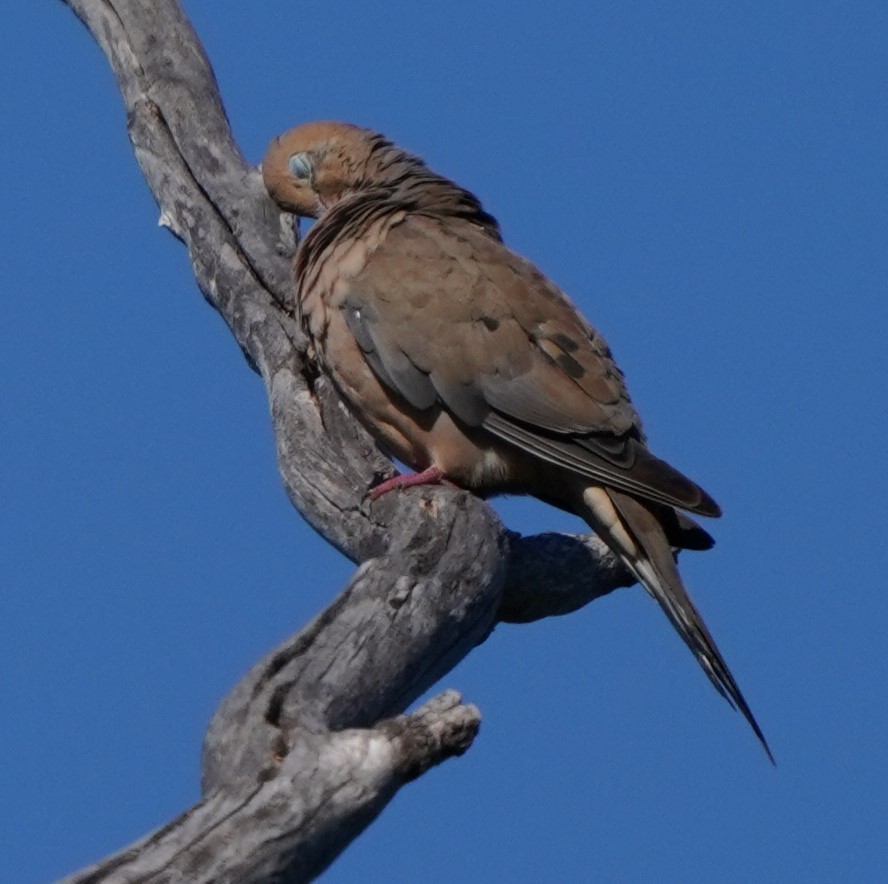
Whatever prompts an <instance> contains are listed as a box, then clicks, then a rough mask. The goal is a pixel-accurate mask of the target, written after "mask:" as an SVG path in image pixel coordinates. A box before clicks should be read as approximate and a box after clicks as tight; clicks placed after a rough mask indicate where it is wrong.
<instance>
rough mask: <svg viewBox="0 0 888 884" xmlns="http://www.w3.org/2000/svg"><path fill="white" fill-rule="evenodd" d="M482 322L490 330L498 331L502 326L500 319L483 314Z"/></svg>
mask: <svg viewBox="0 0 888 884" xmlns="http://www.w3.org/2000/svg"><path fill="white" fill-rule="evenodd" d="M481 322H483V323H484V327H485V328H486V329H487V330H488V331H496V330H497V329H498V328H499V326H500V323H499V320H498V319H494V318H493V317H492V316H482V317H481Z"/></svg>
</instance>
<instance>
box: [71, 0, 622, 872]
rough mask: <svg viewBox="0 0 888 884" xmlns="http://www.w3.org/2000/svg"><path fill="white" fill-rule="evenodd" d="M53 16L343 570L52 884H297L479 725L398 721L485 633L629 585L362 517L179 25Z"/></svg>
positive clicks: (207, 75) (299, 502)
mask: <svg viewBox="0 0 888 884" xmlns="http://www.w3.org/2000/svg"><path fill="white" fill-rule="evenodd" d="M65 2H66V5H68V6H69V7H70V8H71V9H72V10H73V11H74V12H75V13H76V14H77V16H78V17H79V18H80V19H81V20H82V21H83V22H84V24H85V25H86V26H87V28H88V29H89V31H90V32H91V33H92V35H93V37H94V38H95V39H96V41H97V42H98V43H99V45H100V46H101V48H102V50H103V51H104V53H105V55H106V56H107V58H108V59H109V61H110V63H111V65H112V67H113V69H114V73H115V75H116V77H117V80H118V83H119V85H120V90H121V93H122V95H123V100H124V104H125V107H126V113H127V127H128V131H129V135H130V139H131V141H132V144H133V148H134V150H135V154H136V158H137V160H138V162H139V165H140V166H141V168H142V171H143V172H144V174H145V178H146V179H147V181H148V184H149V186H150V187H151V189H152V191H153V193H154V195H155V198H156V199H157V202H158V205H159V206H160V210H161V223H162V224H163V225H164V226H166V227H168V228H169V229H170V230H171V231H172V232H173V233H174V234H175V235H176V236H177V237H179V238H180V239H181V240H182V241H183V242H184V243H185V245H186V246H187V248H188V253H189V255H190V258H191V262H192V266H193V268H194V273H195V277H196V279H197V283H198V285H199V287H200V290H201V291H202V292H203V294H204V296H205V297H206V298H207V300H208V301H209V302H210V303H211V304H212V305H213V307H215V309H216V310H218V312H219V313H220V314H221V315H222V317H223V318H224V320H225V322H226V323H227V324H228V327H229V328H230V329H231V332H232V334H233V335H234V337H235V338H236V339H237V341H238V343H239V344H240V346H241V348H242V350H243V352H244V354H245V356H246V358H247V360H248V362H249V364H250V365H251V366H252V367H253V368H254V369H255V370H256V371H258V372H259V373H260V374H261V376H262V378H263V381H264V383H265V386H266V389H267V391H268V397H269V403H270V408H271V414H272V419H273V422H274V430H275V434H276V440H277V454H278V464H279V468H280V472H281V475H282V477H283V481H284V484H285V486H286V488H287V491H288V493H289V496H290V499H291V500H292V501H293V504H294V506H296V507H297V509H298V510H299V512H300V513H302V515H303V516H304V517H305V519H306V520H307V521H308V522H309V524H311V525H312V527H314V528H315V529H316V530H317V531H318V533H319V534H321V535H322V536H323V537H324V538H325V539H326V540H327V541H329V542H330V543H332V544H333V545H334V546H335V547H336V548H337V549H339V550H341V551H342V552H343V553H344V554H345V555H346V556H348V557H349V558H350V559H351V560H352V561H354V562H356V563H359V564H360V567H359V568H358V570H357V571H356V573H355V575H354V577H353V578H352V580H351V582H350V583H349V585H348V586H347V587H346V588H345V589H344V590H343V592H342V593H341V594H340V595H339V597H338V598H337V599H336V600H335V601H334V602H333V604H332V605H331V606H330V607H329V608H328V609H327V610H326V611H324V612H323V613H322V614H321V615H320V616H319V617H317V618H316V619H315V620H314V621H313V622H312V623H310V624H308V625H307V626H306V627H304V628H303V629H302V630H301V631H299V632H298V633H296V634H295V635H294V636H293V637H292V638H291V639H289V640H288V641H286V642H285V643H284V644H283V645H281V647H279V648H277V649H276V650H274V651H273V652H272V653H270V654H269V655H268V656H267V657H266V658H265V659H264V660H262V661H261V662H259V663H258V664H256V666H254V667H253V669H252V670H251V671H250V672H248V673H247V675H246V676H245V677H244V679H243V680H242V681H241V682H240V683H239V684H238V685H237V686H236V687H235V688H234V690H233V691H232V692H231V694H230V695H229V696H228V697H227V698H226V700H225V701H224V702H223V703H222V705H221V707H220V708H219V710H218V712H217V713H216V715H215V717H214V719H213V721H212V723H211V725H210V727H209V730H208V732H207V735H206V739H205V744H204V757H203V778H202V786H203V789H202V794H203V798H202V800H201V801H200V802H199V803H198V804H197V805H195V806H194V807H192V808H191V809H189V810H187V811H186V812H184V813H183V814H182V815H181V816H180V817H178V818H177V819H175V820H173V821H172V822H171V823H169V824H168V825H167V826H165V827H163V828H162V829H160V830H158V831H157V832H155V833H153V834H151V835H148V836H146V837H145V838H144V839H142V840H141V841H139V842H137V843H136V844H133V845H131V846H130V847H128V848H126V849H124V850H122V851H121V852H120V853H118V854H116V855H114V856H112V857H109V858H108V859H106V860H104V861H102V862H100V863H98V864H97V865H96V866H94V867H92V868H89V869H85V870H83V871H81V872H80V873H78V874H75V875H73V876H72V877H71V878H69V879H68V880H69V881H77V882H116V881H127V882H134V881H147V880H150V881H152V882H172V881H181V882H186V881H187V882H192V884H194V882H209V881H215V882H225V881H231V882H234V881H237V882H246V881H302V880H308V879H310V878H312V877H313V876H315V875H317V874H318V873H319V872H321V871H322V870H323V869H324V868H325V867H326V866H327V865H328V864H329V863H330V862H331V861H332V860H333V859H334V858H335V857H336V856H337V855H338V854H339V853H340V852H341V851H342V850H343V849H344V848H345V847H346V846H347V845H348V844H349V842H350V841H351V840H352V839H353V838H354V837H355V836H356V835H358V834H359V833H360V832H361V831H362V830H363V829H364V828H365V827H366V826H367V825H368V824H369V823H370V822H371V821H372V820H373V818H374V817H375V816H376V815H377V814H378V813H379V812H380V811H381V810H382V808H383V807H384V806H385V805H386V803H387V802H388V801H389V800H390V799H391V798H392V796H393V795H394V794H395V792H396V791H397V790H398V789H399V788H400V787H401V786H402V785H403V784H404V783H406V782H408V781H409V780H411V779H413V778H415V777H417V776H419V775H420V774H422V773H423V772H424V771H425V770H426V769H428V768H429V767H430V766H432V765H434V764H437V763H439V762H441V761H443V760H445V759H446V758H448V757H451V756H454V755H458V754H461V753H462V752H463V751H465V750H466V749H467V748H468V747H469V745H470V744H471V742H472V739H473V737H474V735H475V733H476V731H477V728H478V723H479V720H480V717H479V713H478V711H477V709H475V708H474V707H472V706H467V705H463V704H462V703H461V702H460V700H459V697H458V695H456V694H455V693H453V692H445V693H444V694H442V695H440V696H439V697H438V698H436V699H435V700H432V701H431V702H429V703H427V704H426V705H425V706H423V707H421V708H420V709H419V710H417V711H416V712H413V713H412V714H404V711H405V710H406V709H407V707H408V706H409V705H410V704H411V703H412V702H413V701H415V700H416V698H417V697H419V696H420V695H421V694H422V693H423V692H424V691H426V690H428V688H429V687H431V686H432V685H433V684H434V683H435V682H436V681H437V680H438V679H440V678H441V677H442V676H443V675H444V674H445V673H446V672H448V671H449V670H450V669H451V668H452V667H453V666H454V665H455V664H456V663H457V662H458V661H459V660H460V659H461V658H462V657H464V656H465V655H466V654H467V653H469V652H470V651H471V650H472V649H473V648H474V647H476V646H477V645H478V644H479V643H481V642H482V641H483V640H484V639H485V637H486V636H487V635H488V634H489V633H490V631H491V629H493V627H494V626H495V624H496V623H497V621H498V620H508V621H511V622H527V621H531V620H535V619H538V618H541V617H546V616H551V615H553V614H563V613H567V612H569V611H572V610H575V609H576V608H578V607H580V606H581V605H584V604H586V603H587V602H589V601H590V600H592V599H594V598H596V597H598V596H600V595H603V594H604V593H606V592H609V591H611V590H612V589H615V588H616V587H618V586H624V585H628V583H629V582H630V581H629V578H628V577H627V575H626V573H625V572H624V571H623V570H622V569H621V568H620V567H619V566H618V565H617V564H616V562H615V561H614V559H613V557H612V556H610V554H609V553H607V551H606V550H605V549H604V548H603V546H602V545H601V544H600V542H599V541H597V539H596V538H594V537H570V536H565V535H540V536H537V537H527V538H522V537H519V536H517V535H515V534H511V533H509V532H507V531H506V530H505V529H504V528H503V526H502V525H501V524H500V522H499V520H498V519H497V518H496V516H495V515H494V513H493V512H492V510H491V509H490V508H489V507H488V506H487V505H486V504H485V503H484V502H483V501H481V500H479V499H477V498H475V497H472V496H471V495H469V494H466V493H463V492H460V491H457V490H453V489H444V488H441V489H416V490H412V491H410V492H405V493H397V494H395V493H393V494H390V495H388V496H386V497H384V498H382V499H380V500H379V501H377V502H375V503H373V504H367V503H366V502H365V501H364V495H365V492H366V490H367V488H368V487H369V486H370V485H371V483H372V482H373V481H374V480H375V479H378V478H379V477H381V476H385V475H390V474H391V472H392V467H391V464H389V463H388V461H387V460H385V458H383V457H382V456H381V455H380V454H379V452H378V451H377V450H376V448H375V447H374V445H373V443H372V442H371V440H370V439H369V438H368V437H367V435H366V434H365V433H364V431H363V430H362V429H361V428H360V427H359V426H358V425H357V424H356V423H355V422H354V421H353V420H352V419H351V418H350V417H349V415H348V414H347V413H346V411H345V409H344V408H343V406H342V404H341V403H340V402H339V400H338V399H337V397H336V395H335V393H334V392H333V390H332V389H331V388H330V386H329V384H328V383H327V382H326V381H325V380H324V378H322V377H319V376H318V374H317V371H316V369H315V366H314V365H313V364H312V363H311V361H310V359H309V358H308V356H307V354H306V347H305V340H304V338H303V336H302V334H301V332H300V330H299V328H298V326H297V325H296V323H295V322H294V320H293V316H292V311H291V309H290V305H289V304H288V298H289V297H290V292H291V286H290V283H289V279H290V259H291V257H292V253H293V250H294V248H295V242H294V238H293V232H292V231H293V225H292V219H290V218H288V217H286V216H282V215H281V214H280V213H279V211H278V210H277V209H276V208H275V206H274V205H273V204H272V203H271V202H270V200H269V199H268V197H267V196H266V194H265V192H264V189H263V186H262V181H261V177H260V175H259V174H258V173H257V171H256V169H254V168H252V167H250V166H249V165H247V163H246V162H245V160H244V158H243V157H242V156H241V153H240V151H239V150H238V148H237V145H236V144H235V143H234V140H233V138H232V134H231V130H230V128H229V125H228V120H227V119H226V116H225V111H224V109H223V107H222V103H221V100H220V97H219V93H218V89H217V87H216V82H215V78H214V75H213V71H212V68H211V67H210V64H209V61H208V60H207V58H206V56H205V54H204V52H203V48H202V47H201V44H200V42H199V40H198V39H197V36H196V35H195V33H194V31H193V30H192V28H191V25H190V24H189V22H188V20H187V19H186V17H185V15H184V13H183V12H182V10H181V8H180V7H179V5H178V3H177V2H175V0H153V2H151V3H146V2H144V0H65ZM85 88H86V87H85ZM293 113H294V122H296V119H295V118H298V113H299V109H298V108H294V109H293Z"/></svg>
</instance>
